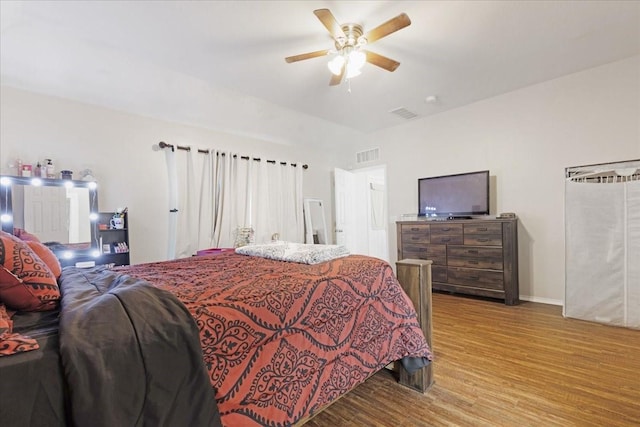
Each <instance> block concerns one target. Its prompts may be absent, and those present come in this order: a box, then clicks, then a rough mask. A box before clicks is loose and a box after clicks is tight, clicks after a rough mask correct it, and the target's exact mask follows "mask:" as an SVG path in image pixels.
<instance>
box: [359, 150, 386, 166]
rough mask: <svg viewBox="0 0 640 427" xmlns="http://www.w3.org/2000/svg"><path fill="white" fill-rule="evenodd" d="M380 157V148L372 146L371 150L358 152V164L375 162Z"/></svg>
mask: <svg viewBox="0 0 640 427" xmlns="http://www.w3.org/2000/svg"><path fill="white" fill-rule="evenodd" d="M378 159H380V149H379V148H372V149H370V150H365V151H359V152H357V153H356V163H357V164H361V163H369V162H375V161H376V160H378Z"/></svg>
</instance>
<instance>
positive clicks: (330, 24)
mask: <svg viewBox="0 0 640 427" xmlns="http://www.w3.org/2000/svg"><path fill="white" fill-rule="evenodd" d="M313 13H314V14H315V15H316V16H317V17H318V19H319V20H320V22H322V25H324V26H325V28H326V29H327V30H328V31H329V34H331V37H333V38H334V40H337V39H338V38H342V39H346V38H347V36H346V35H345V34H344V31H342V28H341V27H340V24H338V21H336V18H335V17H334V16H333V14H332V13H331V11H330V10H329V9H317V10H314V11H313Z"/></svg>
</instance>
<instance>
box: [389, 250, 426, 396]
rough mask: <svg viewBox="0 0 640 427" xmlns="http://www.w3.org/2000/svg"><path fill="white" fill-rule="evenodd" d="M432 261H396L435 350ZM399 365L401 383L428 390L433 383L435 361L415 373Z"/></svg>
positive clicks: (407, 291) (420, 389) (403, 284)
mask: <svg viewBox="0 0 640 427" xmlns="http://www.w3.org/2000/svg"><path fill="white" fill-rule="evenodd" d="M431 263H432V261H430V260H424V259H403V260H401V261H398V262H396V275H397V277H398V281H399V282H400V285H401V286H402V289H404V291H405V292H406V294H407V295H408V296H409V298H410V299H411V302H413V306H414V307H415V309H416V312H417V313H418V322H419V323H420V327H421V328H422V331H423V332H424V336H425V338H426V339H427V343H428V344H429V348H431V351H433V342H432V339H431V338H432V335H431ZM397 365H399V375H400V384H403V385H406V386H407V387H411V388H413V389H415V390H418V391H419V392H421V393H425V392H427V390H429V388H431V386H432V385H433V382H434V379H433V362H431V363H430V364H429V366H426V367H424V368H422V369H420V370H419V371H417V372H415V373H414V374H413V375H411V374H409V373H408V372H407V371H406V370H405V369H404V367H402V364H400V363H397Z"/></svg>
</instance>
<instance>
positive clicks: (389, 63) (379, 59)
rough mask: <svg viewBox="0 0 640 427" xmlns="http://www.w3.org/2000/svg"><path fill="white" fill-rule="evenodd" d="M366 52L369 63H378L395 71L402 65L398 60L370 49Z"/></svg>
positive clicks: (386, 68) (381, 66) (388, 69)
mask: <svg viewBox="0 0 640 427" xmlns="http://www.w3.org/2000/svg"><path fill="white" fill-rule="evenodd" d="M364 53H365V54H366V55H367V62H368V63H370V64H373V65H377V66H378V67H380V68H384V69H385V70H387V71H395V70H396V68H398V67H399V66H400V63H399V62H398V61H394V60H393V59H390V58H387V57H386V56H382V55H379V54H377V53H373V52H370V51H368V50H365V51H364Z"/></svg>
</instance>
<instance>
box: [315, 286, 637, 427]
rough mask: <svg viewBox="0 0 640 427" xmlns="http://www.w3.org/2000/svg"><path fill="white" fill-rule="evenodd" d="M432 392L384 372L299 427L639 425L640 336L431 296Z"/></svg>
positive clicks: (547, 312) (553, 313) (530, 306)
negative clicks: (406, 384) (422, 391)
mask: <svg viewBox="0 0 640 427" xmlns="http://www.w3.org/2000/svg"><path fill="white" fill-rule="evenodd" d="M433 340H434V342H433V348H434V352H435V357H436V359H435V367H434V368H435V385H434V386H433V387H432V388H431V390H429V391H428V392H427V393H426V394H424V395H422V394H420V393H418V392H415V391H412V390H410V389H408V388H406V387H404V386H401V385H399V384H397V383H396V382H395V379H394V378H393V374H392V373H391V372H389V371H386V370H383V371H382V372H379V373H377V374H376V375H374V376H373V377H371V378H370V379H369V380H367V382H366V383H364V384H362V385H361V386H359V387H358V388H356V389H355V390H353V391H352V392H351V393H349V394H347V395H346V396H345V397H343V398H342V399H340V400H339V401H338V402H336V403H334V404H333V405H331V406H330V407H329V408H327V409H326V410H325V411H324V412H322V413H320V414H318V415H317V416H316V417H315V418H313V419H311V420H310V421H309V422H308V423H307V424H305V427H327V426H330V427H341V426H384V427H386V426H388V427H410V426H411V427H420V426H518V427H525V426H545V427H547V426H640V331H638V330H631V329H625V328H617V327H612V326H604V325H599V324H595V323H590V322H583V321H579V320H574V319H565V318H563V317H562V310H561V307H557V306H551V305H546V304H538V303H531V302H521V303H520V305H518V306H511V307H507V306H505V305H504V304H501V303H500V302H496V301H486V300H481V299H472V298H467V297H461V296H453V295H449V294H441V293H435V294H434V296H433Z"/></svg>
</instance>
